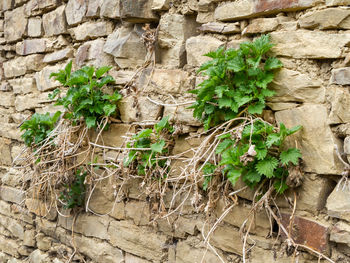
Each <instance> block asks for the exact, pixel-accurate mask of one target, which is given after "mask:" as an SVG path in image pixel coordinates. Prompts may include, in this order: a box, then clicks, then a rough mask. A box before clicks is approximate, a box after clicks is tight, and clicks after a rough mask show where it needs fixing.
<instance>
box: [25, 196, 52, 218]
mask: <svg viewBox="0 0 350 263" xmlns="http://www.w3.org/2000/svg"><path fill="white" fill-rule="evenodd" d="M25 204H26V207H27V209H28V211H29V212H31V213H34V214H36V215H38V216H40V217H45V218H47V219H49V220H55V219H56V217H57V211H56V208H55V207H53V206H52V204H50V203H45V202H43V201H41V200H37V199H32V198H27V199H26V200H25Z"/></svg>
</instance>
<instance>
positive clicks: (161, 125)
mask: <svg viewBox="0 0 350 263" xmlns="http://www.w3.org/2000/svg"><path fill="white" fill-rule="evenodd" d="M168 120H169V117H168V116H167V117H163V118H162V119H161V120H160V121H159V122H158V123H157V124H155V125H154V127H153V129H143V130H141V131H140V132H138V133H137V134H135V135H133V136H132V137H131V141H129V142H128V143H127V145H126V146H127V148H129V149H130V151H129V154H128V156H127V157H126V158H125V160H124V166H125V167H130V168H132V167H135V168H136V170H137V173H138V175H146V174H147V171H151V170H153V169H156V168H165V167H166V163H167V160H166V158H162V159H158V157H160V156H162V155H165V154H167V153H168V152H169V149H168V148H169V142H168V141H169V137H170V136H171V133H173V132H174V128H173V127H172V126H171V125H170V124H169V122H168Z"/></svg>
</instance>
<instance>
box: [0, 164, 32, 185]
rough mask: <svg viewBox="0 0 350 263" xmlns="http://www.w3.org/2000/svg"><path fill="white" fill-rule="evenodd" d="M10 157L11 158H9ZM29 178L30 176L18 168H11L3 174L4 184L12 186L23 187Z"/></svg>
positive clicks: (2, 180)
mask: <svg viewBox="0 0 350 263" xmlns="http://www.w3.org/2000/svg"><path fill="white" fill-rule="evenodd" d="M8 159H10V158H8ZM26 179H30V178H28V176H25V175H23V173H21V172H20V171H19V170H18V169H14V168H12V167H11V168H10V169H8V171H7V172H6V173H5V174H4V175H3V176H2V178H1V182H2V183H3V184H4V185H8V186H11V187H18V188H19V187H21V186H22V185H23V182H24V181H25V180H26Z"/></svg>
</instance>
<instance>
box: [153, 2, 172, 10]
mask: <svg viewBox="0 0 350 263" xmlns="http://www.w3.org/2000/svg"><path fill="white" fill-rule="evenodd" d="M169 8H170V0H153V2H152V10H155V11H160V10H168V9H169Z"/></svg>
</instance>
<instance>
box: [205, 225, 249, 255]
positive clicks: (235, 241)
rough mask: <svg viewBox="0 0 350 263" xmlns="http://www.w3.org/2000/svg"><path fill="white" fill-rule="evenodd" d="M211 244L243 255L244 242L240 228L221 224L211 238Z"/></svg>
mask: <svg viewBox="0 0 350 263" xmlns="http://www.w3.org/2000/svg"><path fill="white" fill-rule="evenodd" d="M210 244H211V245H213V246H215V247H217V248H220V249H222V250H224V251H227V252H231V253H235V254H238V255H242V251H243V250H242V249H243V242H242V240H241V237H240V234H239V231H238V229H236V228H234V227H232V226H228V225H219V226H218V227H217V228H216V229H215V231H214V232H213V234H212V236H211V238H210Z"/></svg>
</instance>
